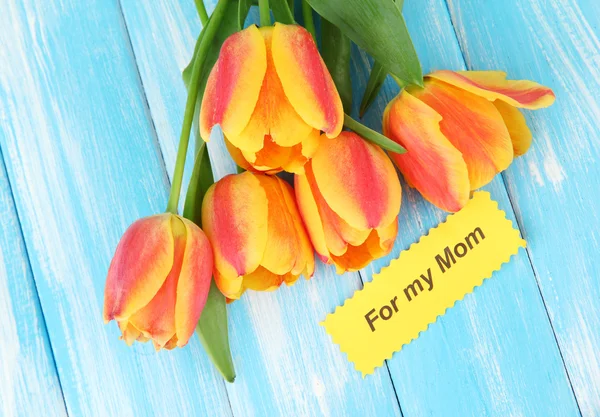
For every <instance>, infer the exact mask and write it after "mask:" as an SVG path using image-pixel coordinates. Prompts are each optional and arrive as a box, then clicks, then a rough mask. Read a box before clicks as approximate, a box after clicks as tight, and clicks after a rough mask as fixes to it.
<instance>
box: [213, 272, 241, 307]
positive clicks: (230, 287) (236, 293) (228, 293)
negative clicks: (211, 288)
mask: <svg viewBox="0 0 600 417" xmlns="http://www.w3.org/2000/svg"><path fill="white" fill-rule="evenodd" d="M213 274H214V277H215V284H217V287H219V291H221V293H222V294H223V295H224V296H225V297H227V298H228V299H230V300H237V299H239V298H240V296H241V295H242V294H243V293H244V286H243V281H244V277H233V278H232V277H225V276H224V275H222V274H221V273H220V272H219V271H218V270H217V269H215V270H214V271H213ZM228 302H229V301H228Z"/></svg>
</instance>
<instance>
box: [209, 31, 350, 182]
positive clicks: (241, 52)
mask: <svg viewBox="0 0 600 417" xmlns="http://www.w3.org/2000/svg"><path fill="white" fill-rule="evenodd" d="M343 118H344V113H343V109H342V102H341V100H340V97H339V94H338V92H337V90H336V87H335V84H334V83H333V80H332V79H331V75H330V74H329V72H328V70H327V67H326V66H325V64H324V63H323V60H322V59H321V56H320V55H319V52H318V50H317V46H316V45H315V42H314V40H313V38H312V37H311V35H310V33H308V32H307V31H306V29H304V28H302V27H301V26H297V25H283V24H280V23H276V24H275V26H273V27H261V28H257V27H256V26H254V25H253V26H250V27H248V28H246V29H244V30H242V31H241V32H238V33H236V34H234V35H231V36H230V37H229V38H228V39H227V40H226V41H225V43H224V44H223V47H222V48H221V52H220V54H219V58H218V60H217V62H216V64H215V66H214V67H213V69H212V72H211V74H210V76H209V78H208V81H207V85H206V91H205V93H204V97H203V101H202V107H201V112H200V133H201V136H202V138H203V139H204V140H205V141H208V139H209V136H210V132H211V129H212V128H213V126H215V125H217V124H219V125H220V126H221V129H222V130H223V133H224V135H225V138H226V144H227V147H228V149H229V151H230V153H231V155H232V157H233V159H234V160H235V161H236V163H237V164H238V165H240V166H241V167H243V168H245V169H248V170H254V171H262V172H266V173H275V172H279V171H282V170H286V171H289V172H302V170H303V165H304V164H305V163H306V161H307V160H308V159H310V157H312V155H313V154H314V152H315V151H316V148H317V145H318V142H319V136H320V133H321V131H323V132H325V133H326V134H327V136H329V137H335V136H337V135H338V134H339V133H340V131H341V129H342V124H343Z"/></svg>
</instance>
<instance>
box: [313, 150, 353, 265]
mask: <svg viewBox="0 0 600 417" xmlns="http://www.w3.org/2000/svg"><path fill="white" fill-rule="evenodd" d="M305 171H306V178H307V180H308V184H309V186H310V191H311V193H312V197H313V198H314V201H315V204H316V206H317V210H318V213H319V218H320V219H321V225H322V227H323V235H324V237H325V243H326V247H327V252H326V253H323V254H320V255H322V256H325V257H327V258H329V257H330V255H337V256H341V255H343V254H344V253H346V249H347V247H348V242H347V241H346V240H345V239H344V236H343V235H342V230H343V227H341V224H342V222H343V220H342V219H341V218H340V216H338V215H337V214H336V213H335V212H334V211H333V210H331V208H330V207H329V205H328V204H327V202H326V201H325V198H323V195H322V194H321V192H320V190H319V186H318V185H317V182H316V180H315V176H314V173H313V170H312V161H311V162H309V164H307V168H306V170H305ZM346 225H347V223H346ZM349 227H350V226H348V228H349ZM313 244H314V242H313Z"/></svg>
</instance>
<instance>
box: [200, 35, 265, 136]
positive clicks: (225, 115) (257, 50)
mask: <svg viewBox="0 0 600 417" xmlns="http://www.w3.org/2000/svg"><path fill="white" fill-rule="evenodd" d="M266 71H267V51H266V47H265V42H264V39H263V37H262V35H261V33H260V31H259V30H258V28H257V27H256V26H255V25H252V26H250V27H248V28H246V29H244V30H242V31H240V32H237V33H235V34H233V35H231V36H230V37H229V38H227V40H225V42H224V43H223V46H222V47H221V52H220V53H219V59H218V60H217V62H216V64H215V66H214V67H213V69H212V71H211V73H210V76H209V77H208V80H207V84H206V90H205V92H204V97H203V99H202V107H201V110H200V133H201V136H202V138H203V139H204V140H206V141H207V140H208V138H209V136H210V131H211V130H212V127H213V126H214V125H216V124H219V125H221V128H222V130H223V133H224V134H225V135H227V136H228V137H230V138H231V137H234V136H238V135H239V134H240V133H241V132H242V131H243V130H244V128H245V127H246V126H247V125H248V122H249V121H250V116H251V115H252V113H253V111H254V108H255V107H256V103H257V101H258V97H259V93H260V90H261V86H262V82H263V79H264V78H265V73H266Z"/></svg>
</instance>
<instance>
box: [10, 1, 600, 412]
mask: <svg viewBox="0 0 600 417" xmlns="http://www.w3.org/2000/svg"><path fill="white" fill-rule="evenodd" d="M211 4H212V5H214V2H212V3H211ZM210 9H212V7H209V10H210ZM404 14H405V17H406V20H407V23H408V25H409V29H410V32H411V35H412V36H413V40H414V42H415V45H416V47H417V50H418V52H419V56H420V58H421V60H422V64H423V67H424V70H425V71H426V72H429V71H432V70H436V69H465V68H467V69H504V70H507V71H508V73H509V76H510V77H511V78H524V79H533V80H535V81H538V82H540V83H542V84H545V85H547V86H550V87H551V88H553V89H554V91H555V93H556V96H557V102H556V104H555V105H554V106H552V107H551V108H549V109H545V110H541V111H537V112H535V113H528V114H527V119H528V122H529V124H530V126H531V128H532V131H533V133H534V138H535V139H534V145H533V147H532V150H531V151H530V152H529V153H528V154H527V155H526V156H524V157H522V158H519V159H517V160H516V161H515V163H514V164H513V165H512V166H511V167H510V168H509V169H508V170H507V171H506V172H505V173H504V174H503V175H501V176H498V177H497V178H496V179H495V180H494V181H493V182H492V183H491V184H490V185H489V186H488V187H486V189H488V190H489V191H490V192H491V193H492V196H493V198H495V199H496V200H497V201H499V203H500V206H501V207H502V208H503V209H504V210H505V211H506V212H507V214H508V217H509V218H511V219H512V220H513V222H514V223H515V225H518V227H519V228H520V230H521V233H522V234H523V236H524V237H525V239H526V240H527V242H528V247H527V250H526V251H521V252H520V253H519V255H518V256H517V257H516V258H513V260H512V262H511V263H510V264H508V265H506V266H505V267H504V268H503V269H502V270H501V271H500V272H498V273H496V274H495V276H494V278H493V279H491V280H488V281H486V283H485V284H484V285H483V286H482V287H480V288H478V289H477V290H476V291H475V293H473V294H470V295H468V296H467V297H466V298H465V299H464V301H462V302H459V303H457V305H456V306H455V307H454V308H453V309H451V310H450V311H448V313H447V314H446V315H445V316H444V317H443V318H442V319H440V320H438V322H436V323H435V324H433V325H432V326H430V328H429V330H428V331H427V332H426V333H424V334H422V335H421V337H420V338H419V339H418V340H417V341H415V342H413V343H412V344H410V345H408V346H407V347H405V348H404V349H403V350H402V351H401V352H399V353H397V354H395V355H394V356H393V358H392V359H391V360H389V361H387V362H386V366H384V367H382V368H379V369H378V370H377V371H376V372H375V374H374V375H372V376H369V377H367V378H366V379H364V380H363V379H362V378H361V376H360V374H359V373H358V372H356V371H355V370H354V369H353V366H352V365H351V364H350V363H349V362H347V360H346V358H345V356H344V355H343V354H341V353H340V352H339V350H338V348H337V347H336V346H335V345H333V344H332V343H331V341H330V340H329V337H328V336H327V335H326V334H325V332H324V330H323V328H322V327H320V326H319V325H318V323H319V321H321V320H322V319H323V318H324V317H325V315H326V314H327V313H329V312H331V311H333V309H334V308H335V307H336V306H337V305H339V304H341V303H342V302H343V301H344V300H345V299H346V298H348V297H349V296H351V295H352V293H353V291H354V290H356V289H358V288H360V287H361V286H362V282H363V281H364V280H369V279H371V276H372V274H373V273H374V272H376V271H378V270H379V269H380V268H381V267H382V266H384V265H386V264H387V263H388V262H389V260H390V259H391V257H394V256H397V254H398V253H399V251H401V250H403V249H405V248H407V247H408V246H409V245H410V244H411V243H412V242H414V241H416V240H417V239H418V238H419V236H421V235H422V234H424V233H425V232H426V231H427V230H428V229H429V228H430V227H433V226H435V225H436V224H437V223H439V222H440V221H442V220H443V219H444V217H445V214H444V213H442V212H440V211H439V210H436V209H435V208H433V207H432V206H431V205H430V204H428V203H426V202H424V201H423V200H422V198H421V197H420V196H419V195H418V194H417V193H416V192H414V191H413V190H410V189H408V187H406V186H404V195H403V200H404V201H403V208H402V213H401V216H400V219H399V222H400V226H399V229H400V232H399V235H398V239H397V242H396V246H395V249H394V252H393V253H392V254H391V255H390V256H389V257H388V258H386V259H382V260H380V261H378V262H376V263H375V264H373V265H371V266H370V267H368V268H367V269H365V270H364V271H361V272H360V273H352V274H346V275H344V276H335V274H334V271H333V269H332V268H326V267H324V266H323V265H320V266H319V267H318V269H317V273H316V276H315V277H314V278H313V279H312V280H311V281H308V282H304V281H303V282H299V283H298V284H297V285H296V286H294V287H293V288H282V289H281V290H280V291H277V292H274V293H264V294H263V293H260V294H257V293H252V292H250V293H248V294H247V295H245V296H244V297H243V299H242V300H241V301H239V302H236V303H233V304H232V305H230V306H229V311H230V327H231V344H232V350H233V355H234V360H235V363H236V368H237V374H238V378H237V380H236V382H235V383H234V384H225V383H224V382H223V381H222V379H221V378H220V376H219V375H218V374H217V373H216V372H215V370H214V369H213V368H212V366H211V364H210V362H209V361H208V359H207V357H206V355H205V354H204V352H203V350H202V347H201V346H200V343H199V342H198V340H197V339H193V340H192V341H191V343H190V344H189V345H188V346H187V347H186V348H184V349H178V350H175V351H173V352H159V353H155V352H154V350H153V348H152V347H151V346H150V345H135V346H134V347H133V348H127V347H126V346H125V344H124V343H123V342H120V341H118V340H117V339H118V334H119V332H118V329H117V327H116V325H114V323H112V324H110V325H108V326H105V325H103V323H102V320H101V311H102V303H103V287H104V280H105V275H106V271H107V267H108V264H109V261H110V258H111V256H112V254H113V251H114V248H115V246H116V244H117V242H118V239H119V237H120V235H121V234H122V232H123V231H124V230H125V228H126V227H127V226H128V225H129V224H130V223H131V222H132V221H134V220H135V219H137V218H138V217H141V216H145V215H149V214H153V213H157V212H160V211H161V210H162V209H164V207H165V203H166V198H167V192H168V188H169V182H170V179H169V176H170V175H171V173H172V171H173V164H174V161H175V153H176V143H177V140H178V132H179V129H180V125H181V122H182V113H183V112H182V110H183V107H184V102H185V89H184V86H183V84H182V82H181V78H180V72H181V70H182V68H183V67H184V66H185V65H186V64H187V62H188V61H189V58H190V56H191V52H192V49H193V46H194V41H195V38H196V36H197V34H198V33H199V30H200V23H199V21H198V17H197V15H196V12H195V9H194V5H193V2H192V1H191V0H161V1H150V0H138V1H136V0H121V1H118V0H87V1H85V2H84V1H80V0H48V1H39V0H0V28H1V30H0V154H1V158H0V219H1V224H2V228H1V229H0V415H1V416H38V415H44V416H65V415H70V416H173V415H175V416H204V415H210V416H213V415H214V416H279V415H281V416H321V415H323V416H378V417H379V416H388V415H390V416H405V417H412V416H461V417H462V416H544V417H545V416H557V417H564V416H584V417H591V416H600V315H599V313H600V283H599V280H598V278H599V277H600V265H599V264H597V263H596V262H597V261H600V256H599V255H600V232H599V230H600V215H599V210H598V209H599V208H600V200H599V198H600V197H599V192H600V165H599V164H598V161H599V160H600V155H599V149H600V147H599V146H598V145H599V144H600V124H599V120H600V99H599V98H598V97H600V69H599V68H600V13H598V3H597V0H502V1H499V0H407V1H406V2H405V7H404ZM352 65H353V84H354V86H355V87H356V96H355V102H356V104H358V102H359V100H360V94H362V90H363V89H364V86H365V84H366V80H367V77H368V70H369V67H370V61H369V59H368V58H367V57H366V56H365V55H364V54H363V53H361V52H360V51H358V50H357V49H356V50H355V51H354V55H353V63H352ZM397 92H398V91H397V87H395V86H394V84H393V83H392V82H390V81H389V80H388V82H386V84H385V87H384V89H383V91H382V93H381V94H380V96H379V97H378V99H377V101H376V102H375V104H374V106H373V108H372V109H371V110H370V111H369V112H368V114H367V115H366V117H365V121H366V123H367V124H369V125H370V126H372V127H375V128H380V126H381V115H382V112H383V109H384V107H385V104H386V103H387V101H389V100H390V99H391V98H392V97H393V96H394V95H395V94H397ZM210 154H211V158H212V160H213V164H214V169H215V173H216V175H217V176H218V177H220V176H223V175H225V174H227V173H228V172H231V171H233V169H234V166H233V164H232V163H231V162H230V160H229V159H228V158H227V156H226V153H225V151H224V149H223V148H222V147H220V146H219V143H218V141H212V142H211V145H210Z"/></svg>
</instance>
